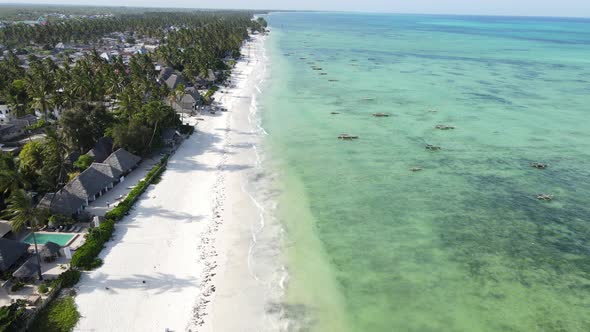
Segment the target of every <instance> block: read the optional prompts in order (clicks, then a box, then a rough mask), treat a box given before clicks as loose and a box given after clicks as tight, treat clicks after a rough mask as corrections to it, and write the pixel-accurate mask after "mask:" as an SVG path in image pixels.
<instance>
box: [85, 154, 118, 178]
mask: <svg viewBox="0 0 590 332" xmlns="http://www.w3.org/2000/svg"><path fill="white" fill-rule="evenodd" d="M111 155H112V153H111ZM109 158H110V156H109ZM109 158H107V159H105V162H103V163H92V165H90V167H92V168H94V169H95V170H97V171H99V172H101V173H102V174H105V175H106V176H108V177H110V178H111V179H112V181H115V180H116V179H118V178H119V177H120V176H121V173H122V172H121V171H120V170H118V169H116V168H114V167H111V165H109V164H108V163H106V161H107V160H108V159H109Z"/></svg>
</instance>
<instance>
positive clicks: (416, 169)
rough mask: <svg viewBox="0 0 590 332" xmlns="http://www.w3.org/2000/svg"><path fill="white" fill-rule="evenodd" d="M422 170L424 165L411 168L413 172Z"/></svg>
mask: <svg viewBox="0 0 590 332" xmlns="http://www.w3.org/2000/svg"><path fill="white" fill-rule="evenodd" d="M421 170H422V167H412V168H410V171H412V172H420V171H421Z"/></svg>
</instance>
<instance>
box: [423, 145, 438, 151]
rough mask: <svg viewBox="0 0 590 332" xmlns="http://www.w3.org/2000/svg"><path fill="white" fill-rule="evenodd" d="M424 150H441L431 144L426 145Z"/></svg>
mask: <svg viewBox="0 0 590 332" xmlns="http://www.w3.org/2000/svg"><path fill="white" fill-rule="evenodd" d="M425 148H426V150H430V151H436V150H440V149H441V147H440V146H437V145H431V144H426V146H425Z"/></svg>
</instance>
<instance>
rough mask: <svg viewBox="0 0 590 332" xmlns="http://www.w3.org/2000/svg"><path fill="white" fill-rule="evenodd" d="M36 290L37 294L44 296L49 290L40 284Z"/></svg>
mask: <svg viewBox="0 0 590 332" xmlns="http://www.w3.org/2000/svg"><path fill="white" fill-rule="evenodd" d="M37 290H38V291H39V293H41V294H45V293H47V291H49V288H47V285H45V284H41V285H39V287H38V288H37Z"/></svg>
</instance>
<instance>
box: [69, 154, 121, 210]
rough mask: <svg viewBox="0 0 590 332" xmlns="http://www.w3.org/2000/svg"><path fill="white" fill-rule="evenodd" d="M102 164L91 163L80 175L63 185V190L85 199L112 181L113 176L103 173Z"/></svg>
mask: <svg viewBox="0 0 590 332" xmlns="http://www.w3.org/2000/svg"><path fill="white" fill-rule="evenodd" d="M103 171H104V168H103V167H102V166H96V163H93V164H92V165H90V167H88V168H87V169H86V170H84V172H82V173H80V175H78V176H76V177H75V178H74V179H73V180H72V181H70V182H69V183H68V184H66V185H65V187H64V189H63V190H65V191H67V192H69V193H70V194H72V195H74V196H76V197H78V198H80V199H83V200H84V201H86V199H88V198H89V197H92V196H94V195H96V194H97V193H99V192H100V191H101V190H102V189H104V188H106V187H107V186H108V185H110V184H111V183H113V182H114V178H113V176H111V175H109V174H105V173H103Z"/></svg>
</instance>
